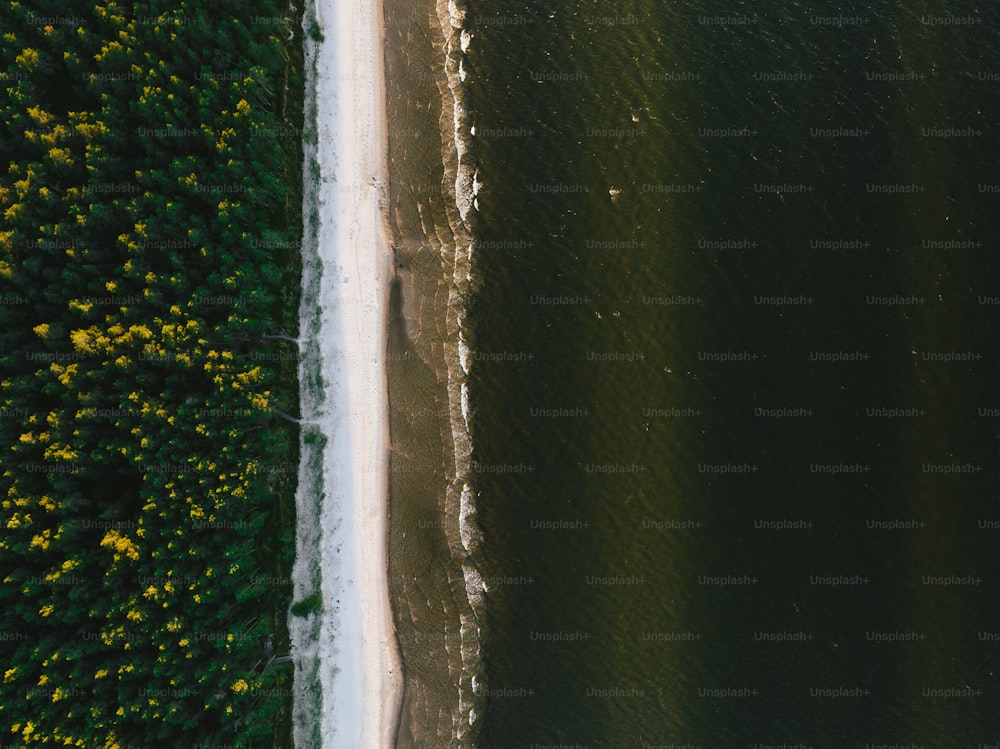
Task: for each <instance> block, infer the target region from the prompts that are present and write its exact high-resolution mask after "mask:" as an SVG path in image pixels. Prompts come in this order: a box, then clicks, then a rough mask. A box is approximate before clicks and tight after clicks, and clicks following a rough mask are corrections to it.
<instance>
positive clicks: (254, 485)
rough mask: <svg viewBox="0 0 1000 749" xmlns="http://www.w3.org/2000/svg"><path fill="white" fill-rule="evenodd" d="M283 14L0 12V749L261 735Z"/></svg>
mask: <svg viewBox="0 0 1000 749" xmlns="http://www.w3.org/2000/svg"><path fill="white" fill-rule="evenodd" d="M286 16H287V18H286ZM299 23H300V21H299V18H298V17H297V16H296V11H295V9H294V8H290V7H286V6H285V4H284V3H278V2H274V1H272V0H252V2H251V1H250V0H247V1H245V2H242V1H240V0H212V1H211V2H177V1H176V0H175V1H174V2H156V1H155V0H150V2H147V3H131V2H124V3H115V2H98V3H96V4H95V3H86V2H78V1H76V0H53V1H44V0H31V2H9V3H5V4H3V6H2V8H0V36H2V40H0V50H2V52H0V54H2V59H0V88H2V90H3V95H2V96H0V106H2V107H3V115H2V117H0V122H2V125H0V155H2V158H0V213H2V220H0V471H2V478H0V495H2V497H0V498H2V510H0V524H2V526H3V527H2V529H0V577H2V579H3V584H2V586H0V653H2V655H3V658H2V662H0V677H2V678H0V745H8V744H9V745H22V744H24V745H31V744H36V743H47V744H56V745H68V746H79V747H108V748H111V747H121V748H122V749H124V748H125V747H127V746H130V745H131V746H135V747H154V746H155V747H170V746H192V745H194V744H198V743H207V744H222V745H226V744H228V745H235V744H239V745H241V746H275V745H277V744H279V743H280V741H279V740H278V739H277V738H276V737H275V736H274V732H275V727H276V726H278V725H280V724H281V720H279V719H278V718H277V717H276V716H279V715H280V714H283V713H285V712H287V705H285V706H283V705H282V701H283V700H284V701H285V702H287V696H288V692H289V687H290V675H291V670H290V664H282V663H280V662H279V663H277V664H275V663H273V662H272V663H269V660H270V659H271V657H272V655H282V654H284V652H287V636H286V635H285V634H284V633H283V631H280V630H281V628H282V627H283V621H284V617H285V615H286V611H287V607H288V605H289V603H290V597H291V587H290V586H289V584H288V581H287V578H285V577H283V575H287V574H288V569H289V567H290V561H289V557H290V555H291V553H292V537H293V535H292V534H293V532H294V523H293V522H292V520H291V519H290V513H291V512H292V511H293V507H292V508H291V509H290V508H289V505H291V503H292V499H293V495H292V490H293V487H294V483H295V474H296V470H297V460H298V457H297V455H298V453H297V444H298V433H297V431H296V426H295V425H294V424H293V423H291V422H290V421H289V420H288V419H287V418H284V416H285V415H287V414H294V413H295V411H296V409H297V402H298V391H297V386H296V384H295V369H296V357H297V347H296V345H295V343H294V342H293V341H290V340H289V338H288V336H291V337H294V335H295V332H296V327H297V308H298V288H299V275H298V268H299V266H298V262H299V257H298V253H299V250H298V241H299V237H300V225H299V224H298V222H299V221H300V216H301V212H300V205H301V202H300V201H301V198H300V192H299V189H300V188H299V181H300V179H301V135H300V130H299V128H300V127H301V120H300V117H301V102H300V99H301V77H300V68H301V52H300V50H299V49H298V45H299V42H300V39H299V32H298V29H299ZM4 162H6V163H4ZM269 634H274V636H275V637H274V639H271V638H269V637H268V635H269ZM275 643H276V644H277V645H276V647H275Z"/></svg>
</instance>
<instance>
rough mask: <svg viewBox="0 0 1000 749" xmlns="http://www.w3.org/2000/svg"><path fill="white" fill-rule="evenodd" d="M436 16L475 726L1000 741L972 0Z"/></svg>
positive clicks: (711, 736)
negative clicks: (443, 30)
mask: <svg viewBox="0 0 1000 749" xmlns="http://www.w3.org/2000/svg"><path fill="white" fill-rule="evenodd" d="M977 8H978V10H977ZM754 9H756V15H754ZM946 12H947V13H950V14H952V16H951V22H949V23H936V22H935V21H934V18H936V17H944V16H946ZM820 14H822V17H821V18H820V17H819V16H820ZM734 16H735V17H736V18H734ZM966 16H971V17H972V18H973V20H974V21H977V22H975V23H972V24H968V25H966V24H957V23H955V22H954V21H955V18H956V17H957V18H959V19H963V18H965V17H966ZM719 17H722V18H723V20H724V21H725V22H724V23H722V22H719V21H718V18H719ZM831 17H840V18H841V19H842V20H841V21H840V25H833V24H835V23H837V22H836V21H831V20H829V19H830V18H831ZM844 18H847V19H849V20H843V19H844ZM467 25H468V27H469V29H470V30H471V31H472V32H473V38H472V43H471V47H470V49H469V53H468V58H467V68H468V71H469V77H468V79H467V81H466V83H467V89H468V91H469V96H470V99H469V101H470V102H471V106H472V110H473V111H474V112H475V121H476V129H477V136H476V138H475V151H476V155H477V158H478V163H479V168H480V175H479V180H480V181H481V182H482V183H483V184H484V187H483V188H482V190H481V191H480V193H479V207H480V212H479V215H478V219H479V224H478V227H477V240H478V243H477V249H476V253H475V256H474V271H475V275H476V277H477V279H478V281H479V282H480V283H481V287H480V289H479V291H478V293H477V294H476V295H475V297H474V300H473V302H472V305H471V314H470V316H469V318H468V321H467V324H468V327H469V329H470V330H471V331H472V333H473V334H474V338H470V344H471V345H472V347H473V349H474V351H475V352H476V354H475V362H474V365H473V368H472V372H471V377H470V383H471V395H472V405H473V410H474V414H475V417H474V420H473V444H474V453H473V458H474V460H475V461H476V464H475V466H476V470H475V472H474V475H475V482H476V487H475V488H476V491H477V500H476V501H477V506H478V509H479V519H480V524H481V527H482V531H483V544H482V547H481V551H482V561H481V564H480V568H481V570H482V572H483V574H484V576H485V579H486V581H487V584H488V586H489V594H488V613H487V615H486V620H485V621H484V622H482V623H483V627H484V628H483V655H484V658H485V669H484V672H483V675H484V678H483V681H482V684H483V685H484V686H483V688H481V690H480V691H481V692H482V694H483V696H484V697H485V705H484V709H483V711H482V713H481V716H482V717H481V718H480V721H479V723H478V726H479V728H480V730H481V733H480V745H481V746H482V747H485V748H487V749H510V748H513V747H531V746H532V745H537V746H547V745H568V746H576V745H579V746H588V747H592V748H596V747H643V746H646V745H651V746H654V747H655V746H677V747H679V746H686V745H688V744H690V745H697V746H701V747H704V748H705V749H709V748H710V747H719V748H726V749H728V748H729V747H743V746H745V747H752V746H753V745H754V744H760V745H762V746H763V745H775V744H777V745H781V744H783V743H784V744H787V745H790V746H793V745H797V744H798V743H801V744H802V745H812V746H813V747H816V748H817V749H819V748H820V747H865V746H866V745H869V744H871V745H880V744H899V745H902V746H910V745H911V744H913V745H915V746H924V747H927V749H932V748H933V749H937V748H939V747H940V748H942V749H943V748H946V747H977V746H979V745H985V744H989V743H992V742H997V741H1000V718H998V717H997V715H998V713H997V711H996V709H995V708H996V704H997V699H998V697H1000V662H998V654H1000V651H998V642H1000V605H998V603H997V601H998V597H997V593H998V591H1000V562H998V559H997V554H996V553H995V549H996V547H997V542H998V535H1000V529H998V528H997V527H995V526H996V525H997V524H996V523H995V521H997V520H998V519H1000V491H998V486H997V460H998V451H1000V395H998V392H997V387H996V385H997V382H998V375H1000V366H998V358H997V354H996V347H995V341H996V339H997V333H998V330H1000V325H998V322H1000V304H998V302H1000V277H998V275H997V274H998V271H1000V263H998V261H997V259H996V251H997V245H996V236H997V230H998V228H1000V220H998V219H997V218H996V216H997V206H998V202H1000V193H998V192H997V190H998V187H997V186H998V184H1000V168H998V167H1000V163H998V150H997V140H996V135H997V133H996V124H995V123H996V122H997V118H998V115H1000V80H997V79H998V78H1000V75H998V74H1000V37H998V33H997V32H998V28H1000V11H998V9H997V7H996V6H992V5H978V6H977V5H976V4H975V3H972V2H951V3H947V4H944V3H920V2H916V3H907V4H903V3H898V2H890V3H881V4H871V5H868V4H858V5H855V6H842V7H837V6H836V5H835V4H833V3H827V4H823V5H822V6H820V5H819V4H814V5H810V4H807V3H794V2H773V3H768V4H767V6H766V8H765V9H763V10H762V9H761V8H760V7H759V6H758V5H750V4H740V3H731V4H727V3H708V2H701V3H695V2H677V3H669V4H664V3H644V2H638V1H637V0H626V1H625V2H619V3H615V4H614V5H613V6H612V5H611V4H610V3H597V2H575V3H572V4H567V5H558V6H552V7H551V9H550V8H548V7H546V8H544V9H541V8H539V6H538V5H537V4H524V3H518V2H513V3H512V2H503V3H500V2H492V1H477V2H473V3H471V4H470V6H469V15H468V19H467ZM887 74H897V76H898V77H897V78H896V79H895V80H892V79H886V78H887ZM925 128H926V130H925ZM935 128H937V129H946V128H955V129H957V131H948V130H943V131H942V130H936V129H935ZM964 128H971V129H972V132H963V131H962V129H964ZM831 131H832V132H831ZM886 186H893V187H894V188H898V189H897V191H896V192H895V193H892V192H889V191H887V190H888V188H887V187H886ZM900 186H902V187H900ZM837 243H841V244H837ZM949 243H950V244H949ZM952 354H958V356H956V357H952V360H948V359H949V355H952ZM838 358H839V359H841V360H840V361H831V359H838ZM782 409H788V410H782ZM834 471H840V473H834ZM775 521H793V522H791V523H790V524H789V525H786V526H781V525H777V526H776V525H775ZM888 521H903V522H901V523H897V524H892V523H889V522H888ZM887 523H888V526H887V525H886V524H887ZM901 526H902V527H901ZM909 526H913V527H909ZM967 576H972V577H973V578H976V579H977V580H978V581H979V582H978V584H974V583H975V580H972V581H970V580H969V579H967ZM831 577H832V578H833V579H831ZM833 583H839V584H833ZM946 583H947V584H946ZM782 640H784V641H782ZM966 688H968V691H957V692H956V691H950V692H943V691H937V690H965V689H966ZM720 690H721V691H720ZM725 690H729V691H725Z"/></svg>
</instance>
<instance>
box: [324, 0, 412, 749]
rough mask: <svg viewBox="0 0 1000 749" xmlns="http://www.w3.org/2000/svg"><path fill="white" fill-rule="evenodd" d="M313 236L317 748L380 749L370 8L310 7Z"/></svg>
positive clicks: (385, 683)
mask: <svg viewBox="0 0 1000 749" xmlns="http://www.w3.org/2000/svg"><path fill="white" fill-rule="evenodd" d="M315 8H316V16H317V18H318V20H319V23H320V26H321V28H322V31H323V37H324V38H323V41H322V42H321V43H320V44H319V45H318V47H317V50H316V52H317V74H318V77H317V81H316V97H317V120H318V144H317V156H318V161H319V166H320V172H321V176H322V182H321V186H320V189H319V203H320V211H319V215H320V224H319V226H318V227H317V239H318V249H319V254H320V259H321V261H322V281H321V285H320V286H321V288H320V305H321V308H322V323H321V327H320V333H319V340H320V355H321V358H322V362H323V364H322V374H323V378H324V382H325V390H324V403H323V405H322V406H321V408H320V413H319V414H317V421H318V426H319V428H320V430H321V431H322V433H323V434H324V435H325V436H326V438H327V445H326V453H325V455H324V460H323V465H324V469H323V471H324V476H323V484H324V487H325V488H326V496H325V500H324V503H323V507H322V510H321V525H322V551H321V560H322V561H321V566H322V593H323V607H324V614H323V628H322V633H321V635H320V642H319V643H318V649H317V652H318V657H319V658H320V660H321V662H320V678H321V682H322V685H323V714H322V716H319V720H320V723H321V732H322V736H323V746H324V747H338V748H340V747H344V748H345V749H347V748H348V747H349V748H350V749H389V747H390V746H391V745H392V741H393V739H394V736H395V731H396V722H397V719H398V715H399V707H400V702H401V699H402V685H403V679H402V673H401V670H400V663H399V657H398V650H397V645H396V638H395V628H394V625H393V619H392V612H391V609H390V604H389V589H388V577H387V559H386V553H387V522H388V516H387V512H388V507H387V486H388V484H387V471H388V448H389V434H388V402H387V396H386V374H385V366H384V365H385V362H384V358H385V349H386V310H387V305H388V288H389V287H388V283H389V278H390V273H391V263H392V256H391V251H390V248H389V246H388V244H387V242H386V239H385V236H386V235H385V232H384V230H383V226H384V224H383V214H382V213H381V211H380V200H381V198H382V185H383V184H384V180H385V174H386V137H387V136H386V118H385V92H384V78H383V40H384V32H383V20H382V3H381V2H380V0H315Z"/></svg>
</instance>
